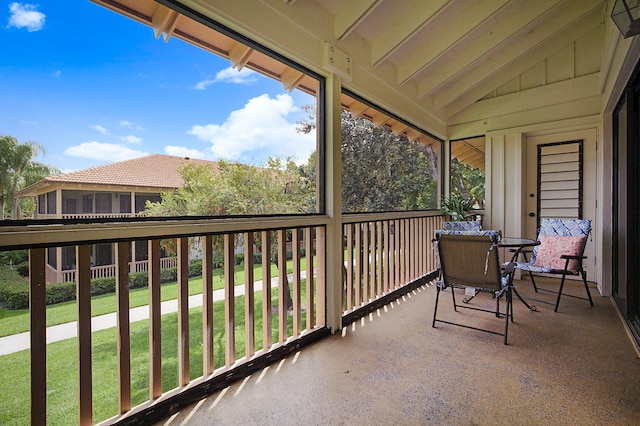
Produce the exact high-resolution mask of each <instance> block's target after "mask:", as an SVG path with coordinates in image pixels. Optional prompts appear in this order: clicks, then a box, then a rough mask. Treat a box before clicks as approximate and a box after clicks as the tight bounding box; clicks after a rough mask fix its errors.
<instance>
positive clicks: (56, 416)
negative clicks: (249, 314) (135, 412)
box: [0, 286, 305, 425]
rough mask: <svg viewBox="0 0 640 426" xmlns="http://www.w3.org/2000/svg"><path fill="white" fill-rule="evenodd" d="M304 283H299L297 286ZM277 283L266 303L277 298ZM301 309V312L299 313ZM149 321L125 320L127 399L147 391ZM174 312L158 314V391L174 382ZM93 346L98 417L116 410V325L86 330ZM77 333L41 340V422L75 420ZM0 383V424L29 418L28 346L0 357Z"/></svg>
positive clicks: (195, 320)
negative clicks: (44, 374)
mask: <svg viewBox="0 0 640 426" xmlns="http://www.w3.org/2000/svg"><path fill="white" fill-rule="evenodd" d="M302 288H303V289H304V288H305V287H304V286H303V287H302ZM277 293H278V292H277V289H274V290H273V291H272V303H273V305H274V306H276V305H277V304H278V298H277V297H278V296H277ZM303 296H304V295H303ZM255 309H256V312H261V309H262V292H258V293H256V307H255ZM235 312H236V315H235V322H236V329H235V334H236V358H241V357H243V356H244V355H245V341H244V339H245V322H244V320H245V318H244V296H239V297H236V303H235ZM304 315H305V314H303V316H304ZM222 324H224V303H223V302H222V301H219V302H215V303H214V334H215V342H214V361H215V366H216V368H219V367H221V366H222V365H223V364H224V362H225V360H224V350H225V348H224V344H225V339H224V328H223V327H222ZM292 324H293V322H292V317H291V316H289V318H288V333H289V334H288V335H291V333H292V327H293V325H292ZM277 325H278V315H277V312H275V313H274V315H273V321H272V329H273V331H272V333H273V336H274V339H275V340H277V336H278V329H277ZM148 327H149V322H148V321H146V320H145V321H139V322H135V323H132V324H131V345H132V347H131V382H132V385H131V389H132V398H133V405H134V406H135V405H138V404H140V403H142V402H144V401H146V400H147V399H148V393H149V346H148V345H149V343H148V342H149V329H148ZM189 329H190V330H189V340H190V371H191V374H190V376H191V377H192V378H197V377H200V376H201V375H202V371H203V370H202V308H194V309H191V310H190V314H189ZM177 336H178V319H177V314H175V313H174V314H169V315H164V316H163V317H162V381H163V386H162V388H163V392H164V391H168V390H170V389H173V388H175V387H176V386H177V380H178V374H177V355H178V348H177ZM255 336H256V348H261V347H262V318H261V316H260V315H256V324H255ZM92 352H93V383H94V389H93V401H94V403H93V416H94V418H93V419H94V422H99V421H102V420H105V419H107V418H109V417H112V416H114V415H116V414H117V407H118V401H117V395H118V392H117V376H116V374H114V372H115V371H117V364H116V329H115V328H112V329H108V330H102V331H98V332H94V333H92ZM76 353H77V339H75V338H74V339H68V340H64V341H61V342H56V343H52V344H49V345H47V394H48V399H47V423H48V424H76V423H77V416H78V407H77V402H78V401H77V399H78V398H77V395H78V384H77V382H78V372H77V370H78V366H77V355H76ZM0 371H2V372H3V373H2V379H3V380H2V382H3V386H1V387H0V424H2V425H24V424H29V403H28V401H29V399H30V396H29V388H30V384H29V377H30V369H29V351H28V350H25V351H21V352H17V353H14V354H10V355H5V356H1V357H0Z"/></svg>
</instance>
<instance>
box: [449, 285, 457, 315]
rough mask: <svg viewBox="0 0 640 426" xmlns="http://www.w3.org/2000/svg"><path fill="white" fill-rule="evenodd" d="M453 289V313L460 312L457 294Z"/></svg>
mask: <svg viewBox="0 0 640 426" xmlns="http://www.w3.org/2000/svg"><path fill="white" fill-rule="evenodd" d="M450 288H451V298H452V299H453V311H454V312H458V305H457V304H456V293H455V291H453V286H450Z"/></svg>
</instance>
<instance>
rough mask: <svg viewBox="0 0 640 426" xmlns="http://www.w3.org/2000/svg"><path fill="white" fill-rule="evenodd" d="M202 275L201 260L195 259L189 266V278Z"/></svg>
mask: <svg viewBox="0 0 640 426" xmlns="http://www.w3.org/2000/svg"><path fill="white" fill-rule="evenodd" d="M200 275H202V259H196V260H194V261H192V262H191V264H189V277H190V278H191V277H198V276H200Z"/></svg>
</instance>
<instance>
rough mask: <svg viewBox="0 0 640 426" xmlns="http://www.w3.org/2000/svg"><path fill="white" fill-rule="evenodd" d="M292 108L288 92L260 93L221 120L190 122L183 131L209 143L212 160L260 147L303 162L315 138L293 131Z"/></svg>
mask: <svg viewBox="0 0 640 426" xmlns="http://www.w3.org/2000/svg"><path fill="white" fill-rule="evenodd" d="M296 110H297V108H296V107H295V105H294V104H293V99H292V98H291V96H289V95H288V94H282V95H278V96H276V98H275V99H274V98H271V97H269V95H268V94H264V95H261V96H258V97H256V98H253V99H250V100H249V101H248V102H247V104H246V105H245V106H244V108H242V109H240V110H236V111H233V112H231V114H230V115H229V117H228V118H227V120H226V121H225V122H224V123H222V124H205V125H194V126H193V127H192V128H191V129H190V130H188V131H187V133H188V134H191V135H194V136H196V137H197V138H198V139H200V140H203V141H207V142H210V143H211V149H210V150H211V153H212V154H213V156H214V157H215V158H216V159H218V158H225V159H230V160H238V159H239V158H240V157H241V156H243V155H246V154H247V153H251V152H252V151H254V152H257V151H258V150H260V151H261V152H263V153H264V152H267V151H268V152H269V153H268V155H270V156H292V157H293V158H294V159H295V160H297V161H306V160H307V159H308V157H309V154H311V152H313V151H314V150H315V142H316V137H315V134H300V133H298V132H296V123H295V122H289V121H288V120H287V116H288V115H289V114H291V113H292V112H294V111H296ZM263 159H264V158H263Z"/></svg>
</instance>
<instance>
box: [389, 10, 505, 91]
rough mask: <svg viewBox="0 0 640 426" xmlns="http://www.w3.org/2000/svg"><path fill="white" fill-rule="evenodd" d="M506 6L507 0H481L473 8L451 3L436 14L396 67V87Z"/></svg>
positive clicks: (404, 82)
mask: <svg viewBox="0 0 640 426" xmlns="http://www.w3.org/2000/svg"><path fill="white" fill-rule="evenodd" d="M508 3H509V1H508V0H484V1H481V2H476V3H474V4H473V5H472V6H470V7H469V6H468V5H467V4H464V3H463V2H462V3H452V5H451V6H447V7H446V8H444V9H443V11H442V12H441V13H440V14H439V16H438V20H437V21H436V22H435V23H434V24H433V25H431V26H430V27H429V29H428V32H425V33H424V34H421V37H422V39H423V40H425V41H426V40H429V41H428V42H425V43H423V44H422V46H421V47H420V48H418V49H417V50H416V51H415V52H414V53H413V54H412V55H411V58H410V59H409V60H406V61H404V62H402V63H401V64H399V65H398V84H400V85H403V84H406V83H407V82H408V81H409V80H410V79H412V78H413V77H414V76H415V75H416V74H418V73H419V72H420V71H421V70H422V69H424V68H425V67H427V66H429V64H431V63H432V62H433V61H435V60H436V59H437V58H438V57H439V56H440V55H442V54H443V53H444V52H445V51H447V49H451V48H453V47H454V46H455V45H456V44H457V43H458V42H459V41H460V40H461V39H462V38H463V37H464V36H465V35H466V34H468V33H469V32H471V31H472V30H473V29H474V28H476V27H477V26H478V25H480V24H481V23H482V22H484V21H485V20H486V19H489V18H490V17H491V16H492V15H493V14H494V13H496V12H497V11H498V10H500V9H501V8H503V7H505V5H507V4H508Z"/></svg>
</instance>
